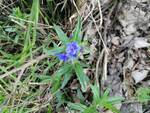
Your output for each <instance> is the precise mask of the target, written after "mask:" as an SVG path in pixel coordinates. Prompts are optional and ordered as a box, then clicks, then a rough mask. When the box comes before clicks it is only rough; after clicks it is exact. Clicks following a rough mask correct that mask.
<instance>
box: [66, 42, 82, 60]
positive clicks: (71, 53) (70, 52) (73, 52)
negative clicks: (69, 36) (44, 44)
mask: <svg viewBox="0 0 150 113" xmlns="http://www.w3.org/2000/svg"><path fill="white" fill-rule="evenodd" d="M79 50H80V47H79V46H78V44H77V42H71V43H69V44H67V48H66V55H67V56H68V57H70V58H73V57H77V53H78V52H79Z"/></svg>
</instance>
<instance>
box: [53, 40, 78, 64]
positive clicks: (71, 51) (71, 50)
mask: <svg viewBox="0 0 150 113" xmlns="http://www.w3.org/2000/svg"><path fill="white" fill-rule="evenodd" d="M66 46H67V47H66V51H65V53H60V54H57V55H56V56H57V57H58V58H59V59H60V60H63V61H64V62H65V61H67V60H69V59H74V58H76V57H77V54H78V52H79V51H80V47H79V45H78V43H77V42H70V43H68V44H67V45H66Z"/></svg>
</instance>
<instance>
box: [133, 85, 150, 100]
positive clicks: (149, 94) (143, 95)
mask: <svg viewBox="0 0 150 113" xmlns="http://www.w3.org/2000/svg"><path fill="white" fill-rule="evenodd" d="M136 94H137V100H138V101H140V102H148V101H149V100H150V88H148V87H147V88H144V87H140V88H139V89H138V90H137V92H136Z"/></svg>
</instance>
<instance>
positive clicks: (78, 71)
mask: <svg viewBox="0 0 150 113" xmlns="http://www.w3.org/2000/svg"><path fill="white" fill-rule="evenodd" d="M74 69H75V72H76V75H77V77H78V80H79V82H80V85H81V89H82V91H83V92H85V91H86V90H87V86H88V84H89V78H88V77H87V76H86V75H85V73H84V72H83V68H82V67H81V64H80V62H78V61H77V62H75V63H74Z"/></svg>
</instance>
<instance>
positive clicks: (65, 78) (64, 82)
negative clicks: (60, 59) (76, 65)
mask: <svg viewBox="0 0 150 113" xmlns="http://www.w3.org/2000/svg"><path fill="white" fill-rule="evenodd" d="M71 76H72V74H71V73H66V74H65V75H64V80H63V82H62V85H61V88H62V89H63V88H64V87H65V86H66V85H67V83H68V81H69V80H70V78H71Z"/></svg>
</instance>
